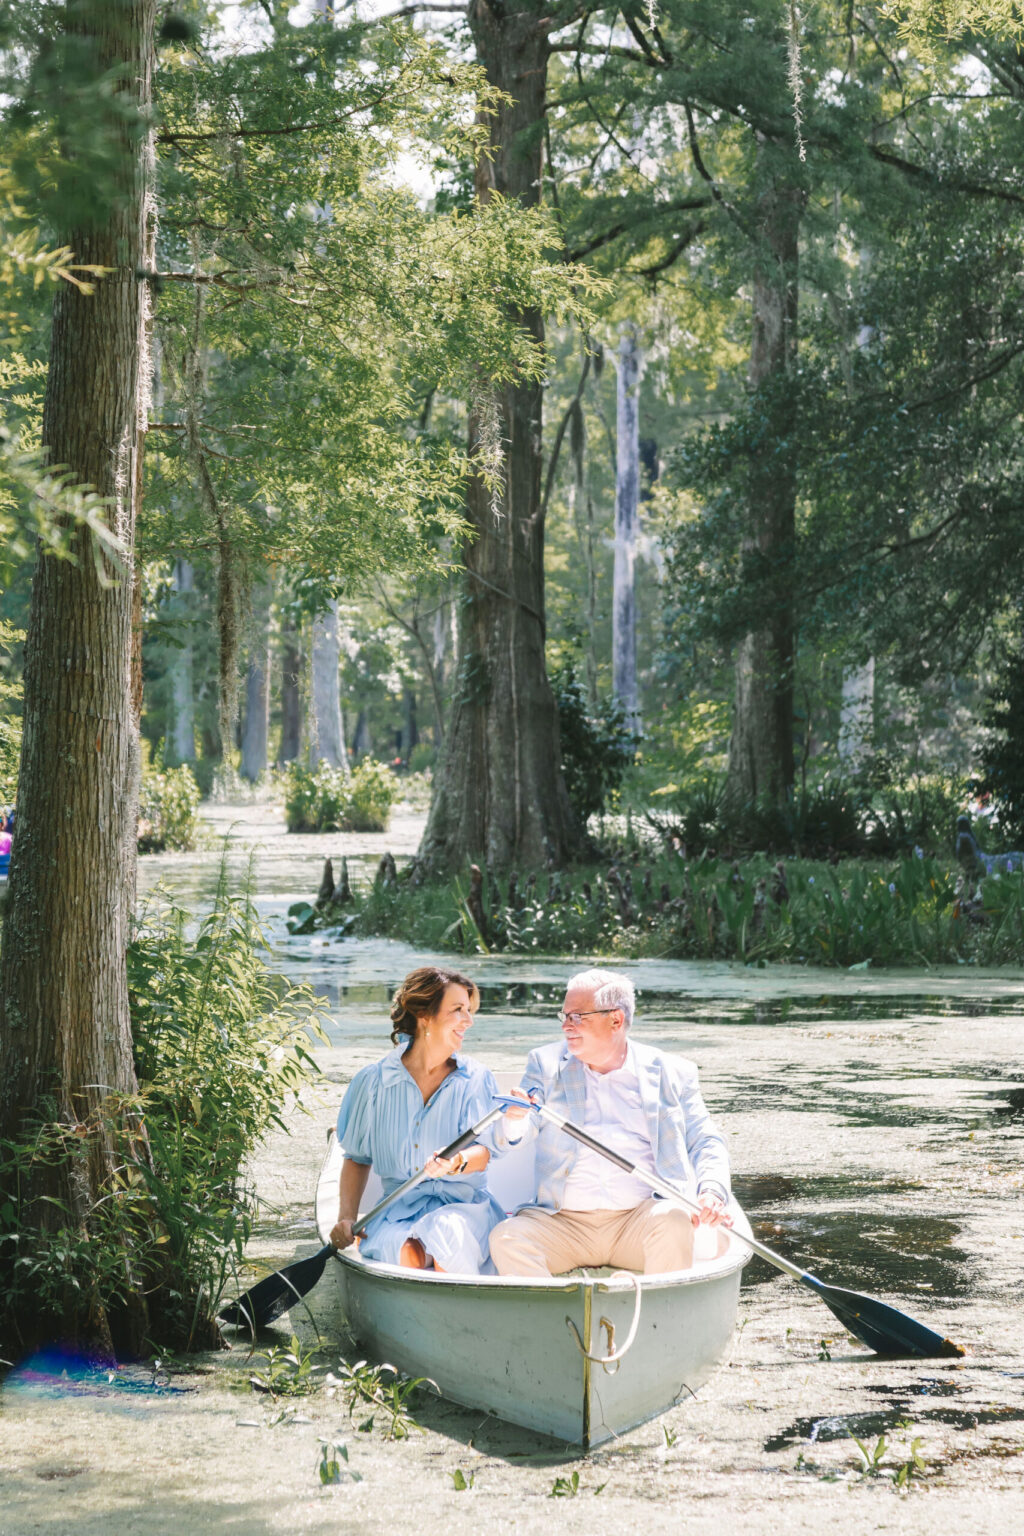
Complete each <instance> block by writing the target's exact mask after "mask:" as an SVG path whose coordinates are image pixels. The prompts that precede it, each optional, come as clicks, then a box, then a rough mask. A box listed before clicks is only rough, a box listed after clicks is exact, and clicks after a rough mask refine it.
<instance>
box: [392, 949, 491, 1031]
mask: <svg viewBox="0 0 1024 1536" xmlns="http://www.w3.org/2000/svg"><path fill="white" fill-rule="evenodd" d="M449 987H465V989H466V991H467V992H468V993H469V1005H470V1007H471V1008H474V1009H475V1008H477V1007H478V1006H479V1003H480V992H479V990H478V988H477V984H476V982H475V981H470V979H469V977H468V976H463V975H462V973H461V972H460V971H445V970H442V969H441V968H440V966H437V965H421V966H419V967H418V968H417V969H416V970H415V971H410V972H409V974H408V976H407V977H406V978H405V980H404V981H403V982H402V985H401V986H400V987H399V989H398V991H397V992H396V993H395V999H394V1002H393V1003H392V1005H391V1022H392V1024H393V1025H394V1026H395V1027H394V1029H393V1030H392V1031H391V1040H392V1043H393V1044H394V1045H399V1044H401V1039H402V1036H403V1035H405V1036H407V1037H408V1039H409V1042H410V1043H411V1042H412V1041H413V1040H415V1038H416V1031H417V1029H418V1028H419V1021H420V1019H429V1018H432V1017H433V1016H434V1014H435V1013H436V1012H437V1010H438V1009H439V1008H440V1006H441V1004H442V1002H443V1001H444V994H445V992H446V991H447V989H448V988H449Z"/></svg>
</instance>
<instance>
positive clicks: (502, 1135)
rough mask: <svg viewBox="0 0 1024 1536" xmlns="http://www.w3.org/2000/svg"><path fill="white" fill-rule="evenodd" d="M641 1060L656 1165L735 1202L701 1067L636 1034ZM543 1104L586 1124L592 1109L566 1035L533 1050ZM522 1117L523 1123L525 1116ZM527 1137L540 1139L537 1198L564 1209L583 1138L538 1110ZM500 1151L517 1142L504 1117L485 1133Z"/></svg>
mask: <svg viewBox="0 0 1024 1536" xmlns="http://www.w3.org/2000/svg"><path fill="white" fill-rule="evenodd" d="M630 1045H631V1047H632V1050H633V1056H634V1059H635V1062H636V1070H637V1082H638V1086H639V1089H640V1102H641V1103H642V1104H643V1107H644V1113H645V1115H646V1117H647V1126H648V1130H649V1131H650V1136H651V1147H652V1149H653V1152H654V1165H655V1169H656V1171H657V1173H658V1175H659V1177H660V1178H663V1179H666V1180H667V1181H668V1182H669V1183H670V1184H674V1185H676V1186H677V1188H678V1189H679V1192H680V1194H684V1195H689V1196H690V1198H691V1199H692V1198H693V1196H694V1194H696V1193H697V1192H698V1191H701V1190H707V1191H709V1192H711V1191H713V1192H714V1193H716V1194H719V1195H721V1196H722V1198H723V1199H725V1200H728V1198H729V1194H730V1187H731V1186H730V1183H729V1154H728V1151H727V1149H726V1145H725V1138H724V1137H723V1135H722V1133H721V1131H720V1130H719V1129H718V1127H717V1126H716V1125H715V1123H714V1121H713V1120H712V1118H711V1116H710V1115H709V1114H708V1111H707V1107H706V1105H705V1103H704V1100H703V1098H702V1097H701V1091H700V1085H699V1082H698V1077H697V1067H696V1064H695V1063H694V1062H692V1061H688V1060H687V1059H686V1058H685V1057H684V1056H669V1055H666V1053H665V1052H664V1051H659V1050H655V1048H654V1047H653V1046H650V1045H644V1044H642V1043H641V1042H640V1041H639V1040H630ZM520 1087H521V1088H522V1090H523V1092H524V1093H528V1094H529V1095H530V1096H531V1098H534V1099H536V1100H537V1101H538V1103H544V1104H550V1106H551V1108H552V1109H554V1110H556V1111H557V1112H558V1113H559V1114H560V1115H564V1116H565V1118H566V1119H567V1120H571V1121H573V1123H574V1124H575V1125H578V1126H580V1127H581V1128H583V1126H584V1124H585V1119H584V1117H585V1113H586V1097H587V1088H586V1078H585V1075H584V1069H583V1066H582V1064H581V1063H580V1062H578V1061H577V1060H576V1058H575V1056H573V1054H572V1052H571V1051H570V1050H569V1047H568V1046H567V1045H566V1043H565V1041H564V1040H553V1041H552V1042H551V1044H550V1045H543V1046H541V1047H540V1048H539V1049H538V1050H536V1051H531V1052H530V1055H529V1057H528V1059H527V1062H526V1071H525V1072H524V1073H523V1077H522V1082H521V1083H520ZM520 1123H523V1122H520ZM525 1125H526V1130H525V1132H524V1134H523V1138H522V1140H526V1139H529V1138H534V1137H535V1138H536V1141H537V1148H536V1159H537V1163H536V1166H537V1199H536V1204H537V1205H538V1206H539V1207H540V1208H541V1209H542V1210H547V1211H557V1210H560V1209H561V1207H562V1201H563V1197H564V1193H565V1181H566V1178H567V1177H568V1175H569V1173H570V1172H571V1170H572V1168H573V1166H574V1164H575V1162H576V1159H577V1158H578V1157H579V1155H580V1152H581V1151H582V1150H583V1149H582V1148H581V1146H580V1144H579V1142H578V1141H574V1140H573V1139H572V1137H571V1136H567V1135H566V1134H565V1132H564V1131H562V1130H559V1128H558V1127H557V1126H554V1125H549V1124H548V1122H547V1121H546V1120H541V1119H540V1117H539V1116H538V1115H530V1116H529V1118H528V1119H527V1120H526V1122H525ZM480 1139H481V1141H484V1142H486V1143H488V1145H489V1146H490V1147H491V1149H492V1150H493V1151H494V1153H495V1154H496V1155H497V1156H499V1157H500V1156H501V1154H502V1153H503V1152H507V1151H509V1150H510V1148H511V1147H512V1146H513V1145H515V1143H512V1142H510V1141H509V1139H508V1137H507V1135H506V1132H505V1120H504V1119H501V1120H499V1121H497V1122H496V1123H495V1125H494V1126H492V1127H490V1128H489V1129H488V1131H486V1132H485V1133H484V1135H483V1136H482V1137H481V1138H480Z"/></svg>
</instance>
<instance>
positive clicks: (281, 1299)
mask: <svg viewBox="0 0 1024 1536" xmlns="http://www.w3.org/2000/svg"><path fill="white" fill-rule="evenodd" d="M502 1114H504V1110H503V1109H502V1108H498V1109H492V1110H490V1111H489V1112H488V1113H487V1114H486V1115H484V1117H483V1119H482V1120H478V1121H477V1123H476V1125H471V1126H470V1128H469V1130H468V1131H463V1133H462V1135H461V1136H457V1137H456V1138H455V1140H454V1141H453V1142H450V1143H449V1145H448V1146H447V1147H445V1148H444V1149H443V1150H442V1151H440V1152H435V1154H434V1156H433V1157H432V1158H430V1159H429V1160H428V1162H427V1163H425V1164H424V1166H423V1167H422V1168H421V1169H420V1170H419V1172H418V1173H414V1174H413V1175H412V1177H411V1178H409V1179H406V1180H405V1182H404V1184H399V1186H398V1188H397V1189H393V1190H392V1191H391V1193H390V1194H389V1195H385V1196H384V1199H383V1200H378V1202H377V1204H376V1205H375V1206H374V1207H373V1210H372V1211H367V1213H366V1215H365V1216H360V1218H359V1220H358V1221H356V1222H354V1223H353V1225H352V1235H353V1236H354V1237H358V1236H359V1234H360V1233H361V1232H363V1231H365V1230H366V1228H367V1227H368V1226H369V1224H370V1222H371V1221H372V1220H373V1218H374V1217H375V1216H379V1215H380V1213H381V1211H386V1210H387V1208H388V1206H389V1205H393V1204H394V1202H395V1201H396V1200H400V1199H401V1198H402V1196H403V1195H407V1194H408V1193H409V1191H410V1190H411V1189H415V1188H416V1185H417V1184H421V1183H422V1182H423V1180H424V1179H428V1178H430V1177H432V1175H431V1174H430V1173H429V1172H428V1170H429V1169H430V1168H431V1167H433V1166H434V1165H435V1164H436V1163H437V1162H438V1161H442V1160H443V1161H447V1160H448V1159H449V1158H451V1157H455V1156H456V1154H457V1153H459V1152H461V1151H462V1149H463V1148H464V1147H468V1146H470V1145H471V1144H472V1143H473V1142H474V1141H476V1139H477V1137H478V1136H479V1135H480V1132H481V1131H483V1130H485V1129H486V1128H487V1126H489V1125H491V1124H493V1122H494V1121H495V1120H497V1119H498V1118H499V1116H501V1115H502ZM333 1252H334V1244H333V1243H325V1245H324V1246H323V1248H321V1249H320V1251H319V1252H318V1253H314V1254H311V1255H310V1256H309V1258H308V1259H300V1260H299V1261H298V1263H296V1264H289V1265H288V1267H287V1268H286V1269H279V1270H276V1271H275V1272H274V1274H272V1275H267V1277H266V1278H265V1279H264V1280H260V1281H259V1283H258V1284H257V1285H254V1286H252V1287H251V1288H250V1289H249V1290H247V1291H246V1292H244V1294H243V1295H241V1296H239V1298H238V1300H237V1301H230V1302H228V1304H227V1305H226V1306H224V1307H222V1308H221V1310H220V1313H219V1314H218V1315H219V1317H220V1318H221V1321H222V1322H225V1323H234V1324H235V1325H236V1326H238V1327H245V1328H251V1329H256V1328H265V1327H266V1326H267V1324H268V1323H272V1322H273V1321H274V1319H275V1317H280V1315H281V1313H282V1312H286V1311H287V1310H288V1308H289V1307H290V1306H291V1305H292V1303H293V1302H295V1301H298V1300H300V1299H301V1298H302V1297H303V1296H306V1295H308V1294H309V1292H310V1291H311V1290H312V1289H313V1287H314V1285H316V1283H317V1281H318V1280H319V1279H320V1276H321V1275H322V1274H323V1272H324V1269H325V1267H326V1265H327V1260H328V1259H329V1258H330V1256H331V1254H332V1253H333Z"/></svg>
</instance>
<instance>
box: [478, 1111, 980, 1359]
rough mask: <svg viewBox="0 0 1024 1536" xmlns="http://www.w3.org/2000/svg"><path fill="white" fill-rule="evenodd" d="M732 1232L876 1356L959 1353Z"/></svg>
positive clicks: (583, 1137)
mask: <svg viewBox="0 0 1024 1536" xmlns="http://www.w3.org/2000/svg"><path fill="white" fill-rule="evenodd" d="M502 1102H503V1105H508V1104H515V1105H518V1106H519V1107H525V1101H524V1100H523V1099H508V1098H506V1097H504V1096H503V1099H502ZM532 1108H533V1109H535V1110H536V1111H537V1113H538V1114H539V1115H541V1116H542V1117H543V1118H544V1119H545V1120H547V1121H549V1122H550V1123H551V1124H552V1125H557V1126H558V1127H559V1129H560V1130H563V1131H564V1132H565V1133H566V1135H567V1136H571V1137H572V1138H573V1139H574V1140H575V1141H578V1142H580V1143H581V1144H582V1145H583V1146H585V1147H589V1148H590V1150H591V1151H592V1152H598V1153H600V1155H601V1156H602V1157H606V1158H607V1159H608V1161H609V1162H610V1163H615V1165H616V1166H617V1167H619V1168H622V1169H623V1170H624V1171H625V1172H626V1173H632V1174H635V1176H636V1177H637V1178H638V1179H642V1180H643V1182H644V1183H645V1184H646V1185H647V1186H648V1188H650V1189H652V1190H654V1191H655V1192H656V1193H657V1194H660V1195H668V1196H670V1197H671V1198H672V1199H673V1200H678V1201H679V1202H680V1204H681V1205H685V1206H686V1207H687V1209H688V1210H691V1211H699V1210H700V1206H699V1205H696V1204H695V1203H694V1201H692V1200H688V1199H687V1198H686V1196H685V1195H681V1194H680V1193H679V1191H678V1190H677V1189H674V1188H673V1187H672V1185H671V1184H668V1183H666V1182H665V1180H664V1179H659V1178H658V1177H657V1175H656V1174H650V1173H648V1172H647V1171H646V1170H645V1169H643V1168H638V1167H637V1165H636V1164H635V1163H631V1162H630V1161H629V1159H628V1158H625V1157H620V1156H619V1154H618V1152H613V1151H612V1149H611V1148H610V1147H606V1146H604V1145H603V1144H602V1143H601V1142H600V1141H597V1140H595V1138H594V1137H593V1136H590V1135H588V1133H587V1132H586V1131H583V1130H581V1129H580V1127H579V1126H578V1125H573V1124H572V1122H571V1121H569V1120H566V1119H565V1118H564V1117H563V1116H562V1115H559V1114H556V1112H555V1111H554V1110H553V1109H549V1108H548V1106H547V1105H546V1104H533V1105H532ZM732 1235H733V1236H734V1237H736V1238H738V1239H739V1241H740V1242H741V1243H746V1245H747V1247H748V1248H752V1249H753V1250H754V1252H755V1253H759V1254H760V1255H761V1257H762V1259H767V1261H768V1263H769V1264H774V1266H775V1268H776V1269H781V1270H782V1273H783V1274H784V1275H789V1276H790V1277H791V1278H792V1279H794V1280H799V1281H800V1284H801V1285H805V1286H806V1287H807V1289H808V1290H809V1291H812V1292H813V1293H814V1295H815V1296H817V1297H818V1299H819V1301H823V1302H824V1303H825V1305H826V1307H828V1308H829V1310H830V1311H832V1312H834V1313H835V1315H836V1317H838V1319H839V1321H840V1322H841V1323H842V1325H843V1327H844V1328H846V1329H848V1330H849V1332H850V1333H853V1334H856V1336H857V1338H858V1339H862V1340H863V1341H864V1343H865V1344H866V1345H867V1346H868V1348H869V1349H873V1350H874V1351H875V1352H876V1354H879V1355H894V1356H898V1355H916V1356H918V1357H920V1358H923V1359H926V1360H927V1359H932V1358H934V1357H936V1356H942V1355H946V1356H949V1355H955V1356H959V1355H962V1354H963V1353H964V1350H963V1347H962V1346H961V1345H959V1344H954V1343H953V1342H952V1340H950V1339H947V1338H945V1337H944V1336H943V1335H942V1334H941V1333H936V1331H935V1329H934V1328H929V1327H927V1326H926V1324H924V1323H919V1322H918V1321H917V1319H916V1318H913V1317H908V1316H907V1314H906V1313H905V1312H899V1311H897V1309H896V1308H895V1307H890V1306H888V1305H887V1304H886V1303H885V1302H884V1301H876V1300H875V1298H874V1297H873V1296H862V1295H861V1294H860V1292H859V1291H845V1290H843V1289H842V1288H841V1287H840V1286H836V1285H826V1284H825V1282H824V1281H823V1280H819V1279H818V1277H817V1275H812V1274H809V1273H808V1272H807V1271H806V1270H803V1269H800V1267H799V1266H798V1265H796V1264H791V1263H790V1262H789V1260H788V1259H784V1258H783V1257H782V1255H781V1253H775V1252H774V1250H773V1249H771V1248H766V1247H765V1245H764V1243H759V1242H758V1240H757V1238H756V1237H747V1236H745V1234H744V1233H742V1232H735V1231H734V1232H733V1234H732Z"/></svg>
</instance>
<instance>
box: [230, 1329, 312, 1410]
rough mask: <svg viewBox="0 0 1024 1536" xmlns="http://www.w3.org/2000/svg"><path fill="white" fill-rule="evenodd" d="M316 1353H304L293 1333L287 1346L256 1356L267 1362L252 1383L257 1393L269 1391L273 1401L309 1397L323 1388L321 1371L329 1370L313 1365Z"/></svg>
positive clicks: (271, 1349)
mask: <svg viewBox="0 0 1024 1536" xmlns="http://www.w3.org/2000/svg"><path fill="white" fill-rule="evenodd" d="M313 1354H314V1351H313V1350H311V1349H309V1350H304V1349H303V1348H302V1346H301V1345H300V1343H299V1341H298V1339H297V1337H296V1336H295V1334H294V1333H293V1334H292V1336H291V1339H290V1340H289V1341H288V1344H287V1345H278V1344H274V1345H271V1347H270V1348H269V1349H268V1350H265V1351H263V1352H262V1353H261V1354H258V1355H257V1356H256V1359H257V1360H263V1361H265V1364H264V1365H263V1366H262V1367H261V1369H260V1370H258V1371H253V1373H252V1375H251V1376H250V1377H249V1383H250V1385H251V1386H252V1388H253V1390H254V1391H256V1392H265V1393H267V1394H268V1396H270V1397H273V1398H278V1397H308V1396H309V1395H310V1394H311V1393H313V1392H316V1391H317V1389H318V1388H319V1387H321V1386H322V1385H323V1381H322V1378H320V1377H319V1376H318V1372H321V1371H325V1370H326V1369H327V1367H326V1366H324V1365H314V1364H313Z"/></svg>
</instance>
